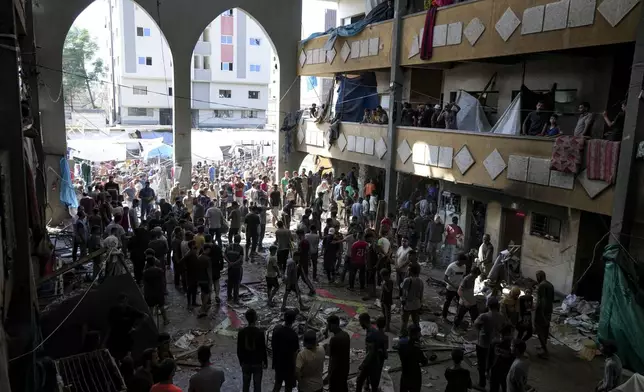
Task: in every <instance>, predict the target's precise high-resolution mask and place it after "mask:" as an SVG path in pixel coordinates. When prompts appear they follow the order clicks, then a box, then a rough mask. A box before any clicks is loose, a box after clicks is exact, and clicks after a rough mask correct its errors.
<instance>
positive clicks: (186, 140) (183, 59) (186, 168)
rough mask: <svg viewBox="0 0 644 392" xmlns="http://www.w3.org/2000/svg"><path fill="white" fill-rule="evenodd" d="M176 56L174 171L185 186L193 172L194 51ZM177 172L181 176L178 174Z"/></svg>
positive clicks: (187, 184) (174, 54) (188, 185)
mask: <svg viewBox="0 0 644 392" xmlns="http://www.w3.org/2000/svg"><path fill="white" fill-rule="evenodd" d="M173 57H174V59H173V60H174V61H173V62H174V75H173V78H172V81H173V82H174V87H173V91H174V110H173V113H174V121H173V124H174V172H175V181H176V180H178V181H179V185H181V186H182V187H185V188H189V187H190V177H191V173H192V119H191V117H192V111H191V105H190V103H191V102H192V101H191V100H190V97H191V93H192V82H191V80H190V75H191V70H190V60H191V57H192V53H187V54H186V53H178V51H176V50H175V53H173ZM177 173H178V174H179V176H177Z"/></svg>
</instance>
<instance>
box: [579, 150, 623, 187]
mask: <svg viewBox="0 0 644 392" xmlns="http://www.w3.org/2000/svg"><path fill="white" fill-rule="evenodd" d="M619 144H620V142H611V141H610V140H601V139H591V140H589V141H588V147H587V148H586V172H587V173H588V179H589V180H600V181H605V182H607V183H609V184H612V183H613V182H614V181H615V177H616V175H617V162H618V161H619Z"/></svg>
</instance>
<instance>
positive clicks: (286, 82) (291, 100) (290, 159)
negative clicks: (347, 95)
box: [275, 50, 306, 180]
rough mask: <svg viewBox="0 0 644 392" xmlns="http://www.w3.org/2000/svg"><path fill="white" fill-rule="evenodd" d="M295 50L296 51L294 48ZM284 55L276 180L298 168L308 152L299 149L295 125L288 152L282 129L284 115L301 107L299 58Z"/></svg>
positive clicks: (281, 75)
mask: <svg viewBox="0 0 644 392" xmlns="http://www.w3.org/2000/svg"><path fill="white" fill-rule="evenodd" d="M293 52H296V51H295V50H293ZM284 57H285V56H283V55H282V53H280V95H281V96H282V97H281V101H280V102H279V105H278V106H279V109H278V110H279V113H278V114H277V115H278V124H279V128H278V129H277V130H276V131H277V133H278V146H279V149H278V160H277V168H276V173H277V178H275V180H279V179H280V178H281V176H282V174H283V173H284V171H285V170H288V171H292V170H297V169H298V168H299V167H300V165H301V164H302V160H304V158H305V157H306V153H303V152H300V151H297V130H298V128H297V127H295V128H293V130H291V133H290V140H289V144H290V145H289V147H288V150H289V153H288V154H287V153H286V150H287V148H286V142H287V141H286V132H282V131H281V130H280V129H281V128H282V125H283V124H284V116H285V115H286V114H287V113H293V114H295V112H297V111H298V110H299V109H300V77H299V76H297V59H296V58H295V56H286V59H285V60H282V59H283V58H284Z"/></svg>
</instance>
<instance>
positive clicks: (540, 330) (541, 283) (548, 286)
mask: <svg viewBox="0 0 644 392" xmlns="http://www.w3.org/2000/svg"><path fill="white" fill-rule="evenodd" d="M536 275H537V283H538V284H537V306H536V308H535V312H534V327H535V332H536V333H537V337H538V338H539V343H541V350H542V352H541V353H539V356H540V357H541V358H544V359H547V358H548V334H549V333H550V319H551V318H552V303H553V302H554V300H555V288H554V286H553V285H552V283H550V282H548V281H547V280H546V273H545V272H543V271H537V274H536Z"/></svg>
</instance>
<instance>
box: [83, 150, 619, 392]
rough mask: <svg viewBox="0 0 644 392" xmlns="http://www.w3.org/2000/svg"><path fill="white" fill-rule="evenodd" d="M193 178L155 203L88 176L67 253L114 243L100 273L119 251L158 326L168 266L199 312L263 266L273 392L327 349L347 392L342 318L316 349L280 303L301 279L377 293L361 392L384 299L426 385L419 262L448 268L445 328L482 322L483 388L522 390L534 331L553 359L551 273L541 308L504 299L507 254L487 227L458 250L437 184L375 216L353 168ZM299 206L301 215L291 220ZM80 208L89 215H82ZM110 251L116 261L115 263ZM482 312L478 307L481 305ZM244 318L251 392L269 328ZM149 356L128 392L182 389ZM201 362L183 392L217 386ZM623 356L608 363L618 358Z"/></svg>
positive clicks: (408, 361)
mask: <svg viewBox="0 0 644 392" xmlns="http://www.w3.org/2000/svg"><path fill="white" fill-rule="evenodd" d="M191 177H192V184H191V185H192V187H191V189H188V190H185V189H181V188H180V187H178V186H175V187H173V188H172V190H171V191H170V200H171V201H172V203H169V202H167V201H166V200H165V199H164V198H161V199H159V198H158V196H157V195H156V193H155V191H154V190H153V189H151V188H150V183H149V181H147V179H146V178H145V177H144V176H137V177H135V178H134V179H132V180H131V181H129V182H127V183H126V184H125V189H123V190H121V185H119V184H118V182H116V181H115V177H114V176H112V175H109V174H108V176H107V178H101V177H100V176H98V177H96V178H95V181H94V183H93V184H91V185H90V186H89V187H88V190H90V191H91V193H88V192H85V193H84V195H83V197H82V198H81V200H80V205H81V207H80V208H79V211H78V217H77V220H76V222H75V229H76V230H75V241H74V248H75V250H76V249H77V248H80V249H81V251H83V250H86V249H89V250H90V251H91V250H93V249H95V248H98V247H100V246H105V247H108V248H110V249H111V252H110V256H109V257H108V258H107V261H106V263H107V264H106V265H105V273H106V274H108V273H114V274H116V273H125V272H126V271H127V267H125V263H124V260H125V259H126V258H129V259H130V260H131V262H132V265H133V274H134V278H135V281H136V282H137V283H138V284H140V285H142V290H143V296H144V298H145V300H146V302H147V304H148V306H149V307H150V308H151V309H152V310H153V311H155V310H158V312H159V313H160V314H161V315H162V317H163V321H164V323H165V324H167V323H168V319H167V317H166V314H165V309H164V307H165V298H166V295H167V290H166V279H167V278H166V276H167V274H166V272H167V271H168V270H170V269H171V270H172V274H173V276H172V278H173V280H174V285H175V286H176V288H177V290H179V291H181V292H183V293H184V294H185V296H186V304H187V307H188V308H190V309H195V308H197V309H198V310H197V312H196V314H197V317H205V316H206V315H207V314H208V313H209V311H210V309H211V307H213V306H214V307H216V306H218V305H219V304H221V303H222V302H223V301H226V302H227V303H228V304H235V303H238V302H239V288H240V283H241V280H242V276H243V274H244V266H245V265H249V263H260V265H263V266H264V270H265V279H266V293H265V295H266V298H267V299H266V304H267V306H271V307H272V306H274V305H275V302H274V299H275V296H276V295H277V293H278V291H279V289H280V285H283V286H284V294H283V297H282V300H281V310H282V312H283V313H284V321H285V323H284V326H283V327H279V328H276V329H275V331H274V332H273V335H272V351H273V368H274V369H275V375H276V383H275V388H274V391H279V390H280V387H281V385H282V382H284V383H285V384H286V390H287V391H290V390H292V389H293V388H294V387H295V385H296V384H297V385H298V390H300V391H303V392H309V391H310V392H318V391H321V390H322V387H323V379H322V373H323V364H324V361H325V355H329V358H330V359H329V383H330V384H331V385H332V389H331V390H333V391H336V390H337V391H346V390H347V388H348V387H347V375H348V374H349V365H350V361H349V337H348V335H347V333H346V332H344V331H342V329H341V328H340V323H339V319H338V317H337V316H333V315H332V316H330V317H329V318H328V320H327V322H328V332H329V333H330V334H332V337H331V339H330V340H329V342H328V347H326V348H324V347H321V346H320V345H319V343H318V341H317V337H316V334H315V332H314V331H307V332H306V333H305V334H304V341H303V348H302V349H300V345H299V337H298V336H297V334H296V333H295V332H294V331H293V330H292V328H291V327H292V325H293V322H294V319H295V315H296V310H295V309H293V308H292V307H289V306H288V305H289V297H291V295H292V294H293V295H294V296H295V298H296V300H297V307H299V310H306V309H307V307H306V305H305V304H304V301H303V296H302V294H301V289H300V281H302V283H303V284H304V286H305V287H307V288H308V295H309V296H315V295H316V285H320V284H326V285H329V286H331V287H335V286H342V285H344V286H346V288H347V289H348V290H350V291H355V290H356V281H357V282H358V288H359V290H360V292H361V294H362V295H363V296H364V297H363V299H364V300H374V299H376V298H377V299H379V300H380V304H381V309H382V316H380V317H378V318H377V320H376V326H377V327H373V326H372V322H371V318H370V316H369V314H368V313H364V314H361V315H360V318H359V321H360V325H361V326H362V328H363V329H364V330H365V331H366V340H365V348H366V357H365V359H364V361H363V363H362V364H361V366H360V368H359V374H358V378H357V386H358V389H357V390H359V391H362V387H363V385H364V384H368V385H370V387H371V390H372V391H376V390H377V387H378V383H379V381H380V375H381V372H382V369H383V364H384V361H385V359H386V358H387V350H388V338H387V335H386V334H387V333H389V332H392V331H393V330H394V328H392V324H393V321H392V317H393V315H392V307H393V305H394V304H395V302H396V301H397V302H398V303H399V304H400V307H401V310H402V311H401V315H400V327H399V328H398V332H399V334H400V335H401V336H402V339H401V340H400V344H399V346H398V350H399V352H400V357H401V362H402V375H401V391H418V390H420V387H421V371H420V367H421V366H423V365H425V364H427V358H426V357H425V355H424V354H423V352H422V351H421V350H420V349H419V348H418V341H419V338H420V327H419V325H420V315H421V311H422V309H423V306H424V305H426V304H425V295H424V294H425V285H426V282H425V281H424V280H423V279H421V278H420V273H421V265H420V263H419V259H420V258H421V257H422V258H423V259H425V260H427V261H428V262H429V263H430V264H431V265H432V266H434V267H435V268H445V274H444V283H445V286H446V295H445V303H444V306H443V310H442V316H443V319H444V322H445V323H452V324H453V331H454V332H455V333H461V326H462V325H463V323H462V322H463V319H464V317H465V316H466V315H467V314H468V313H469V316H470V319H471V325H472V326H473V328H474V329H475V330H476V331H477V334H478V338H477V344H476V356H477V367H478V383H476V385H477V386H478V387H480V388H484V387H485V386H486V383H488V382H489V384H490V388H491V391H497V390H498V389H499V388H501V389H502V390H509V391H523V390H526V383H527V372H528V367H529V364H528V363H529V362H528V361H527V359H526V356H525V351H526V345H525V341H526V340H527V339H529V338H530V337H531V336H532V334H533V331H534V333H536V335H537V336H538V338H539V341H540V343H541V350H542V351H541V353H540V355H541V356H543V357H544V358H546V357H547V355H548V346H547V341H548V332H549V331H548V329H549V324H550V316H551V315H552V308H553V301H554V289H553V286H552V284H550V283H549V282H548V281H547V280H546V276H545V273H543V272H539V273H538V274H537V277H536V278H537V282H538V284H537V286H536V289H535V294H536V295H535V297H534V298H535V299H536V303H534V302H535V301H534V299H533V296H532V293H531V292H530V291H528V290H524V291H523V293H522V292H521V290H520V289H518V288H513V289H512V290H511V291H510V293H509V294H508V295H505V296H502V297H501V298H500V299H499V297H497V293H498V288H499V284H500V280H501V278H500V276H502V274H500V273H499V272H498V268H499V266H498V265H499V264H502V263H503V260H504V259H503V257H501V256H502V255H503V254H504V253H503V252H499V256H497V258H496V259H494V255H495V251H494V247H493V245H492V244H491V242H490V238H489V236H488V235H485V236H484V238H483V243H482V244H481V245H480V247H479V249H478V254H476V255H474V254H471V253H469V254H466V253H463V252H461V249H462V240H463V230H462V229H461V228H460V226H459V225H458V218H457V217H453V218H452V220H451V222H452V223H450V224H443V222H442V219H441V218H440V215H439V214H438V189H437V187H436V186H435V185H430V186H428V187H427V188H426V189H424V190H419V191H417V192H414V194H413V197H411V198H410V200H408V201H406V202H404V203H403V204H402V205H401V208H400V210H399V211H398V212H397V213H389V214H388V215H386V216H383V215H382V213H379V211H381V209H379V203H378V200H379V199H378V192H377V189H378V186H377V184H376V183H375V182H374V180H368V181H366V184H364V186H360V187H359V186H358V178H357V174H356V173H355V171H354V170H352V171H351V172H349V173H347V174H346V175H345V174H344V173H343V174H341V175H340V176H337V177H334V175H333V173H332V172H330V171H329V170H328V169H325V168H320V169H319V170H318V171H317V172H316V173H313V172H312V171H308V172H307V171H306V170H301V171H300V172H299V173H298V171H293V172H285V173H284V176H283V177H282V178H281V179H280V180H279V181H278V180H277V179H276V178H275V175H274V170H273V167H272V165H271V162H260V163H255V164H251V163H243V162H232V161H231V162H229V163H228V164H218V165H215V164H212V165H207V164H198V165H196V166H195V167H194V169H193V172H192V176H191ZM130 190H132V191H130ZM298 208H299V210H297V209H298ZM296 210H297V211H301V212H302V216H301V217H300V219H299V220H298V219H297V217H298V215H299V214H296ZM86 211H90V215H89V216H87V213H86ZM269 213H270V215H271V216H270V218H269V217H268V214H269ZM269 219H270V221H271V222H272V223H273V225H274V228H275V240H274V242H273V243H271V244H269V246H267V247H268V252H265V251H264V246H263V245H264V237H265V234H266V226H267V221H268V220H269ZM88 228H89V229H88ZM225 240H227V241H225ZM243 240H244V242H243ZM242 243H243V245H242ZM112 253H116V255H117V257H116V258H113V256H114V255H113V254H112ZM320 261H321V271H320V272H321V273H320V274H318V266H319V264H320ZM94 262H95V268H94V271H95V274H99V273H101V271H102V270H103V265H102V263H103V260H101V259H100V258H99V259H97V260H95V261H94ZM119 266H123V267H122V268H120V267H119ZM108 267H109V268H108ZM108 271H109V272H108ZM322 272H323V274H322ZM224 275H225V279H226V285H227V290H226V291H227V293H226V294H227V295H226V297H225V299H222V296H221V294H220V291H221V285H220V280H221V279H222V277H224ZM324 278H326V282H324V283H323V282H322V281H323V280H325V279H324ZM483 281H484V283H483V285H488V286H489V287H490V288H491V290H490V292H491V293H492V295H489V296H488V299H487V301H486V303H484V304H483V305H482V306H481V305H480V304H479V299H478V298H477V297H476V296H475V287H476V286H477V285H481V282H483ZM345 282H346V283H345ZM198 294H199V296H200V298H199V301H197V295H198ZM454 301H455V302H456V305H457V311H456V316H455V317H454V319H453V321H450V320H448V314H449V310H450V306H451V304H452V303H453V302H454ZM198 302H200V304H199V303H198ZM481 308H484V309H485V311H484V312H483V313H482V314H479V313H480V312H479V309H481ZM153 314H156V311H155V313H153ZM410 319H411V324H410ZM533 319H534V328H533V323H532V320H533ZM246 320H247V322H248V326H247V327H245V328H244V329H242V330H240V331H239V335H238V339H237V342H238V348H237V355H238V358H239V362H240V365H241V369H242V373H243V390H244V392H246V391H249V389H250V386H251V384H252V385H254V390H256V391H259V390H261V386H260V385H261V379H262V372H263V369H266V368H267V366H268V359H267V353H266V346H265V340H264V332H263V331H261V330H260V329H259V328H258V327H257V313H256V312H255V310H253V309H249V310H248V311H247V312H246ZM396 324H398V323H396ZM607 347H608V346H607ZM115 350H116V351H117V352H118V353H120V354H116V355H115V354H114V353H113V355H114V356H115V358H117V360H119V361H120V360H121V359H122V358H124V356H125V353H127V352H128V350H127V347H125V348H123V347H117V348H116V349H115ZM608 350H610V347H609V348H608ZM325 353H326V354H325ZM452 356H453V360H454V364H453V366H452V367H450V368H449V369H448V370H447V371H446V373H445V377H446V380H447V381H448V388H447V390H448V391H466V390H467V389H469V388H470V387H471V385H472V384H471V381H469V380H470V376H469V371H468V370H467V369H464V368H463V367H461V366H460V364H461V361H462V360H463V357H464V352H463V351H462V350H455V351H454V352H453V353H452ZM144 357H145V363H146V364H145V365H144V367H146V368H145V369H147V370H146V371H148V372H149V371H150V369H151V368H154V369H156V370H155V371H154V372H152V373H150V374H151V375H152V381H153V382H154V383H153V384H152V385H153V386H151V387H150V388H148V389H146V388H147V385H148V384H146V387H143V388H142V389H132V390H135V391H138V390H141V391H146V392H147V391H148V390H149V391H153V392H159V391H176V390H178V389H172V388H170V387H167V385H171V384H172V375H173V374H174V371H175V368H176V365H175V363H174V362H173V361H172V358H170V357H168V358H165V359H163V360H161V362H159V363H157V360H156V358H157V357H159V356H158V355H155V354H153V353H149V354H145V355H144ZM159 359H161V358H160V357H159ZM199 360H200V362H201V363H202V365H203V369H202V370H201V371H200V372H199V373H197V375H195V376H194V377H193V379H191V382H190V385H191V386H190V391H195V392H199V391H206V390H208V391H218V390H219V389H218V388H219V386H221V385H222V384H223V383H224V382H225V380H224V376H223V373H222V372H221V371H220V370H218V369H213V368H212V367H211V366H210V362H209V361H210V351H209V349H207V348H201V349H200V351H199ZM618 360H619V358H617V359H615V360H614V362H615V363H616V364H617V361H618ZM615 366H617V365H615ZM148 367H149V368H150V369H148ZM158 385H166V386H164V387H160V386H158Z"/></svg>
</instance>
